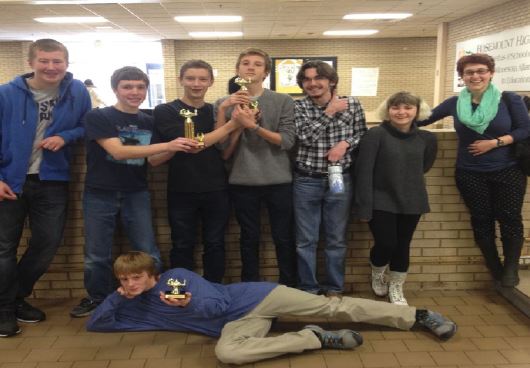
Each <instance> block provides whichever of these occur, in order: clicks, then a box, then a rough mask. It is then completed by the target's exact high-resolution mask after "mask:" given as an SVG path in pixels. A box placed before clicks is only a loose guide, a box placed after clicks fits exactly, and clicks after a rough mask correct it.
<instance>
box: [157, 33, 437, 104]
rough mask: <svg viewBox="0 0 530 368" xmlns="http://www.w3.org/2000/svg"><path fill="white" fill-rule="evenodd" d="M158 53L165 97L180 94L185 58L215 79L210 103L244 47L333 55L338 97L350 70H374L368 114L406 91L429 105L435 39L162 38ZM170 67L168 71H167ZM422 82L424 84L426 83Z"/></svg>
mask: <svg viewBox="0 0 530 368" xmlns="http://www.w3.org/2000/svg"><path fill="white" fill-rule="evenodd" d="M162 45H163V55H164V64H165V66H166V67H165V70H164V71H165V77H164V82H165V86H166V99H167V100H168V101H171V100H173V99H175V98H176V97H178V96H180V95H181V94H182V90H181V88H180V85H179V84H178V81H177V76H178V71H179V68H180V65H182V64H183V63H184V62H185V61H187V60H189V59H204V60H206V61H208V62H209V63H210V64H211V65H212V67H213V68H214V69H217V71H218V75H217V78H216V82H215V84H214V85H213V86H212V88H210V90H209V92H208V95H207V96H206V99H207V100H208V101H215V100H216V99H217V98H219V97H222V96H224V95H226V93H227V82H228V79H230V78H231V77H233V76H234V74H235V63H236V61H237V57H238V55H239V53H240V52H241V51H242V50H244V49H245V48H247V47H258V48H261V49H263V50H265V51H266V52H267V53H269V55H270V56H271V57H289V56H298V57H300V56H312V57H314V56H336V57H337V66H338V73H339V78H340V79H339V84H338V93H339V94H342V95H349V94H350V92H351V68H352V67H358V68H363V67H378V68H379V86H378V91H377V93H378V96H379V97H360V100H361V102H362V104H363V106H364V107H365V109H366V110H367V111H370V110H373V109H375V108H376V107H377V106H378V104H379V103H380V102H381V97H380V96H388V95H390V94H392V93H394V92H397V91H399V90H408V91H411V92H413V93H416V94H418V95H420V96H423V97H424V98H425V100H426V101H427V102H428V103H430V104H431V103H432V99H433V88H432V82H433V81H434V66H435V56H436V39H435V38H401V39H349V40H345V39H330V40H274V41H273V40H245V41H176V40H165V41H163V43H162ZM168 69H169V70H168ZM426 81H427V82H426Z"/></svg>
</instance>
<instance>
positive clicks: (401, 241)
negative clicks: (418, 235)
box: [368, 210, 421, 272]
mask: <svg viewBox="0 0 530 368" xmlns="http://www.w3.org/2000/svg"><path fill="white" fill-rule="evenodd" d="M420 216H421V215H405V214H395V213H390V212H386V211H378V210H374V211H373V213H372V219H371V220H370V222H369V223H368V224H369V225H370V230H371V232H372V235H373V237H374V246H373V247H372V249H371V250H370V262H372V264H373V265H374V266H376V267H381V266H384V265H386V264H389V263H390V270H391V271H396V272H407V270H408V269H409V253H410V241H411V240H412V235H413V234H414V230H416V225H418V222H419V221H420Z"/></svg>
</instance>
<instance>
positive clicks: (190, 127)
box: [179, 109, 204, 148]
mask: <svg viewBox="0 0 530 368" xmlns="http://www.w3.org/2000/svg"><path fill="white" fill-rule="evenodd" d="M179 114H180V116H182V117H183V118H185V119H186V120H184V137H186V138H189V139H194V140H196V141H197V143H199V148H203V147H204V134H203V133H199V134H198V135H197V136H195V123H194V122H193V120H192V119H191V118H192V117H194V116H197V109H195V112H191V111H190V110H186V109H181V110H180V113H179Z"/></svg>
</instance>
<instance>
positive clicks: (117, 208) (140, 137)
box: [70, 67, 197, 317]
mask: <svg viewBox="0 0 530 368" xmlns="http://www.w3.org/2000/svg"><path fill="white" fill-rule="evenodd" d="M111 85H112V89H113V91H114V93H115V94H116V98H117V102H116V104H115V105H114V106H111V107H105V108H103V109H94V110H92V111H90V112H88V113H87V114H86V115H85V129H86V150H87V154H86V157H87V173H86V178H85V191H84V195H83V215H84V221H85V275H84V280H85V288H86V289H87V292H88V297H87V298H84V299H83V300H82V301H81V303H80V304H79V305H78V306H76V307H74V309H72V311H71V312H70V314H71V315H72V317H84V316H87V315H89V314H90V313H91V312H92V311H93V310H94V308H95V307H97V305H98V304H99V303H101V302H102V301H103V299H105V297H106V296H107V295H108V294H110V293H111V292H112V291H113V290H114V284H113V276H112V240H113V235H114V230H115V225H116V216H117V215H118V214H119V215H120V218H121V221H122V224H123V228H124V230H125V233H126V234H127V237H128V238H129V241H130V243H131V247H132V248H133V249H135V250H141V251H144V252H146V253H148V254H150V255H151V256H153V258H154V259H155V260H156V263H157V267H159V268H160V266H161V265H160V252H159V251H158V248H157V246H156V242H155V236H154V232H153V227H152V222H151V203H150V199H149V191H148V189H147V172H146V171H147V170H146V164H145V157H148V156H153V155H155V156H156V155H164V154H166V153H167V152H176V151H182V152H190V151H192V150H194V149H196V148H197V142H195V141H194V140H192V139H186V138H177V139H174V140H171V141H168V142H166V143H157V144H149V143H150V141H151V135H152V129H153V118H152V117H151V116H149V115H147V114H145V113H143V112H141V111H140V110H139V107H140V105H141V104H142V102H143V101H144V100H145V97H146V94H147V88H148V86H149V79H148V77H147V75H146V74H145V73H144V72H143V71H141V70H140V69H138V68H135V67H123V68H121V69H118V70H116V71H115V72H114V74H113V75H112V77H111Z"/></svg>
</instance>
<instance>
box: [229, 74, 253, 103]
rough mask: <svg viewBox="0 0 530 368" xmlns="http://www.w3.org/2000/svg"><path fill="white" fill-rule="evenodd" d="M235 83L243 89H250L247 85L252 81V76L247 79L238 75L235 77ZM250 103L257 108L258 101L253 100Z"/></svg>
mask: <svg viewBox="0 0 530 368" xmlns="http://www.w3.org/2000/svg"><path fill="white" fill-rule="evenodd" d="M234 83H235V84H237V85H238V86H239V87H241V91H248V88H247V85H249V84H250V83H252V78H248V79H245V78H241V77H237V78H236V79H234ZM248 105H249V107H250V108H251V109H257V108H258V101H251V102H250V103H249V104H248Z"/></svg>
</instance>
